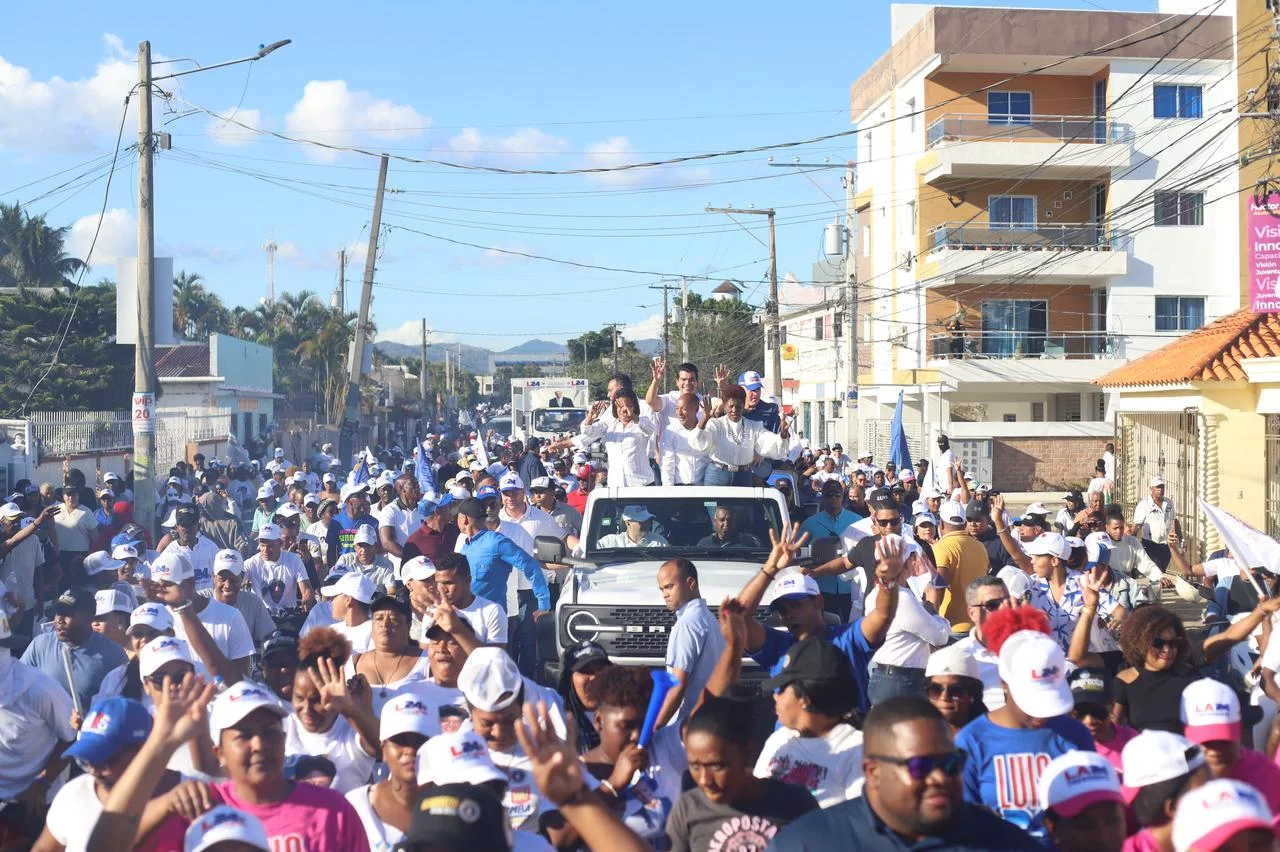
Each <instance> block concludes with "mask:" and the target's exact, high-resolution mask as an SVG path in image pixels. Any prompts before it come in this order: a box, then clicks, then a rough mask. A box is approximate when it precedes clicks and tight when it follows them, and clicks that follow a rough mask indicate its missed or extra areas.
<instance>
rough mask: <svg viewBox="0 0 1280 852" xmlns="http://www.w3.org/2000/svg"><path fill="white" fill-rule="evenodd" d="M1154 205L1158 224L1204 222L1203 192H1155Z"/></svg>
mask: <svg viewBox="0 0 1280 852" xmlns="http://www.w3.org/2000/svg"><path fill="white" fill-rule="evenodd" d="M1155 205H1156V221H1155V224H1156V225H1158V226H1161V227H1170V226H1174V225H1203V224H1204V193H1203V192H1157V193H1155Z"/></svg>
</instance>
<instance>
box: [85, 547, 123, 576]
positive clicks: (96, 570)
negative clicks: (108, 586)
mask: <svg viewBox="0 0 1280 852" xmlns="http://www.w3.org/2000/svg"><path fill="white" fill-rule="evenodd" d="M123 564H124V563H123V562H117V561H116V560H114V559H112V558H111V557H110V556H108V555H107V552H106V551H105V550H98V551H95V552H93V553H90V554H89V555H88V556H86V557H85V558H84V573H85V574H87V575H88V576H90V577H92V576H94V575H96V574H102V573H105V572H107V571H115V570H116V569H117V568H119V567H120V566H121V565H123Z"/></svg>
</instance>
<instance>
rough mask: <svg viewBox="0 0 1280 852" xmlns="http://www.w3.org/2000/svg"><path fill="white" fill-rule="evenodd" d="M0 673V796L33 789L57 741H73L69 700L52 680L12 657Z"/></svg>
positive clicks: (73, 733) (64, 692) (9, 795)
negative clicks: (32, 783)
mask: <svg viewBox="0 0 1280 852" xmlns="http://www.w3.org/2000/svg"><path fill="white" fill-rule="evenodd" d="M3 663H7V664H8V665H5V666H3V668H2V669H0V671H2V672H3V673H2V674H0V797H3V798H6V799H8V798H12V797H14V796H16V795H18V794H19V793H21V792H23V791H24V790H26V789H27V788H28V787H30V786H31V779H33V778H35V777H36V774H37V773H39V772H40V770H41V769H42V768H43V767H44V763H45V761H46V760H48V759H49V754H50V753H51V752H52V751H53V747H54V745H56V744H57V743H58V741H59V740H61V741H62V742H68V743H69V742H71V741H72V740H74V739H75V738H76V732H75V730H74V729H73V728H72V727H71V696H70V695H69V694H68V693H67V691H66V690H65V689H63V688H62V687H61V686H59V685H58V683H57V682H56V681H54V679H53V678H51V677H49V676H48V675H47V674H45V673H44V672H42V671H40V670H39V669H37V668H33V667H32V666H29V665H27V664H26V663H23V662H21V661H20V660H17V659H13V658H10V659H8V660H4V661H0V664H3Z"/></svg>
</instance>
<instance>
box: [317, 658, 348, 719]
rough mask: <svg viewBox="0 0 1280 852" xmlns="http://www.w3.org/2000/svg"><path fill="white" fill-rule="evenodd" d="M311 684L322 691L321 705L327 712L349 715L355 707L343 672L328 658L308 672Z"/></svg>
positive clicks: (318, 661) (322, 659)
mask: <svg viewBox="0 0 1280 852" xmlns="http://www.w3.org/2000/svg"><path fill="white" fill-rule="evenodd" d="M306 672H307V677H309V678H310V679H311V683H312V684H314V685H315V688H316V689H318V690H319V691H320V704H321V706H322V707H324V709H325V710H326V711H330V712H337V713H341V714H342V715H344V716H346V715H348V714H349V713H350V712H351V710H352V709H353V708H354V707H355V703H354V701H353V699H352V697H351V693H350V692H349V691H348V690H347V681H346V679H345V678H344V677H343V676H342V672H341V671H339V669H338V667H337V666H335V665H334V664H333V660H331V659H329V658H328V657H321V658H319V659H318V660H316V664H315V667H314V668H310V669H307V670H306Z"/></svg>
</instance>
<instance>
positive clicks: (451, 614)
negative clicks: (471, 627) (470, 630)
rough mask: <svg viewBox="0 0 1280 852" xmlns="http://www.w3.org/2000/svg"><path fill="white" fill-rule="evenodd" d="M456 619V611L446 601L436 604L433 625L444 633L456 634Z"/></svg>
mask: <svg viewBox="0 0 1280 852" xmlns="http://www.w3.org/2000/svg"><path fill="white" fill-rule="evenodd" d="M458 618H459V616H458V611H457V610H456V609H454V608H453V605H452V604H451V603H449V602H448V601H446V600H441V601H440V602H439V603H438V604H436V610H435V623H436V624H437V625H438V626H439V627H440V629H441V630H443V631H444V632H445V633H450V634H453V633H457V632H458Z"/></svg>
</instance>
